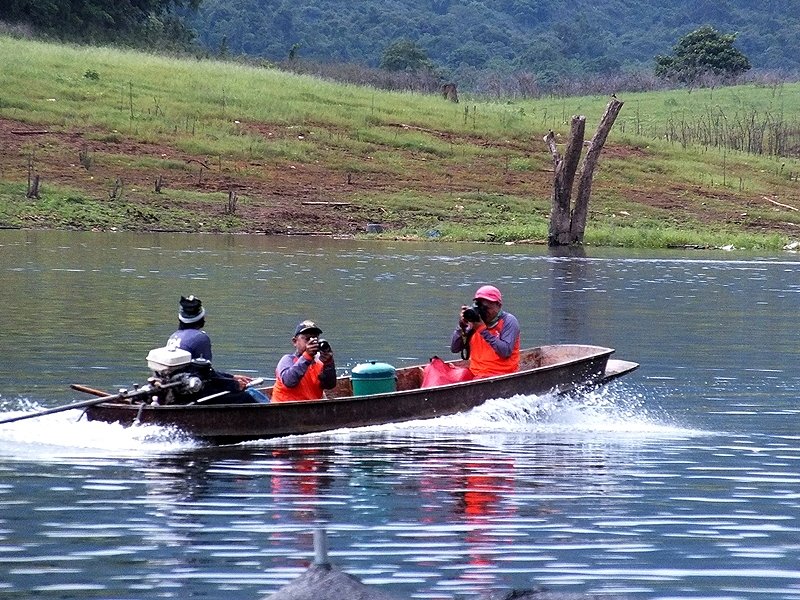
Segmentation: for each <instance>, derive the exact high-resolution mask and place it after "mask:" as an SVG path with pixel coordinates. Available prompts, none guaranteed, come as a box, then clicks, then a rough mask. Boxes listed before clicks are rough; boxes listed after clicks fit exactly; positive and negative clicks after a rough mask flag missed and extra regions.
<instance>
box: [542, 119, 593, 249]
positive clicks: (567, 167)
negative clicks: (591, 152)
mask: <svg viewBox="0 0 800 600" xmlns="http://www.w3.org/2000/svg"><path fill="white" fill-rule="evenodd" d="M585 131H586V117H584V116H580V117H572V125H571V127H570V133H569V141H568V142H567V149H566V151H565V152H564V156H563V157H562V156H561V155H560V154H559V153H558V149H557V148H556V142H555V134H554V133H553V132H552V131H551V132H549V133H548V134H547V135H546V136H545V138H544V139H545V142H547V145H548V146H549V147H550V153H551V154H552V155H553V168H554V175H553V205H552V208H551V211H550V230H549V232H548V236H547V241H548V245H550V246H562V245H566V244H569V231H570V200H571V198H572V184H573V182H574V181H575V171H576V170H577V169H578V161H579V160H580V158H581V148H582V147H583V135H584V132H585Z"/></svg>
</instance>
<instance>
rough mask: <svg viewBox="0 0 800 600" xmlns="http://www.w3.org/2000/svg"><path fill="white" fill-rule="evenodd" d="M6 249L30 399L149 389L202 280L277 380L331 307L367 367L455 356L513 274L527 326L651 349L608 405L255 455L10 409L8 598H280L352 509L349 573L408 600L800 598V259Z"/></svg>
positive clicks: (2, 586)
mask: <svg viewBox="0 0 800 600" xmlns="http://www.w3.org/2000/svg"><path fill="white" fill-rule="evenodd" d="M0 252H1V254H0V269H2V273H3V282H4V285H3V286H2V288H1V289H0V305H2V307H3V309H2V310H3V319H4V327H3V328H2V329H1V330H0V348H2V354H3V359H2V363H1V364H0V418H5V417H9V416H14V415H16V414H19V413H21V412H23V411H30V410H35V409H43V408H48V407H53V406H58V405H61V404H64V403H66V402H69V401H71V400H76V399H83V398H77V397H76V396H75V394H74V392H71V391H70V390H69V387H68V384H69V383H71V382H75V381H77V382H81V383H86V384H88V385H92V386H93V387H99V388H102V389H112V390H113V389H116V387H119V386H127V385H130V383H131V382H133V381H138V380H141V379H142V378H143V377H145V376H146V365H145V363H144V359H143V357H144V355H145V354H146V353H147V350H148V349H149V348H151V347H155V346H158V345H161V344H163V342H164V340H166V337H167V336H168V335H169V333H170V332H171V331H172V329H174V326H175V323H174V321H175V312H176V310H177V306H176V304H177V297H178V296H179V295H180V294H181V293H184V294H188V293H195V294H197V295H199V296H201V297H202V298H203V300H204V303H205V304H206V306H207V308H208V310H209V315H210V317H209V322H208V327H207V330H208V331H209V332H210V333H211V335H212V337H213V339H214V351H215V362H217V364H218V365H221V366H223V367H225V368H226V369H227V370H232V371H238V372H244V373H248V374H254V373H258V374H262V375H267V376H269V375H270V373H271V371H272V369H274V364H275V363H276V362H277V359H278V358H279V357H280V355H281V354H282V353H284V352H286V351H288V344H289V338H290V336H291V329H292V326H293V325H294V323H296V321H297V320H299V319H300V318H304V317H306V316H309V317H312V318H314V319H315V320H318V321H319V322H320V324H321V325H322V327H323V329H325V334H326V337H327V338H328V339H330V340H331V342H332V344H333V345H334V349H335V350H336V355H337V364H338V366H339V367H340V370H345V369H348V368H350V367H352V366H353V365H355V364H357V363H358V362H361V361H363V360H367V359H372V358H378V359H380V360H386V361H388V362H391V363H393V364H395V365H397V366H403V365H406V364H413V363H416V362H423V361H425V360H426V359H427V358H428V357H429V356H431V355H433V354H440V355H445V354H446V351H447V349H446V344H447V341H448V339H449V334H450V331H451V330H452V326H453V325H454V318H455V315H456V311H457V307H458V306H459V305H460V304H461V303H463V302H465V301H467V300H468V299H469V297H470V295H471V293H472V291H473V290H474V288H475V287H477V286H478V285H480V284H482V283H486V282H493V283H496V284H498V285H499V287H501V289H502V290H503V293H504V296H505V305H506V308H508V310H510V311H511V312H513V313H514V314H516V315H517V317H518V318H519V319H520V321H521V322H522V326H523V343H524V344H525V345H535V344H538V343H556V342H586V343H595V344H601V345H608V346H612V347H614V348H616V349H617V353H618V356H619V357H620V358H625V359H629V360H635V361H637V362H640V363H641V364H642V366H641V368H640V369H639V370H638V371H637V372H635V373H634V374H633V375H630V376H628V377H626V378H624V379H622V380H620V381H618V382H616V383H615V384H613V385H611V386H609V387H607V388H605V389H603V390H599V391H596V392H593V393H591V394H587V395H582V396H575V397H570V398H563V399H561V398H555V397H550V396H540V397H515V398H510V399H496V400H493V401H490V402H488V403H487V404H486V405H484V406H482V407H480V408H478V409H476V410H473V411H471V412H470V413H467V414H462V415H457V416H453V417H447V418H442V419H435V420H430V421H419V422H415V423H407V424H403V425H394V426H384V427H373V428H366V429H359V430H348V431H335V432H331V433H329V434H325V435H313V436H302V437H296V438H286V439H279V440H272V441H268V442H254V443H248V444H241V445H236V446H227V447H207V446H203V445H200V444H198V443H197V442H195V441H193V440H191V439H190V438H187V437H185V436H182V435H181V434H180V433H179V432H174V431H168V430H163V429H159V428H145V427H143V428H132V429H122V428H119V427H117V426H115V425H108V424H100V423H88V422H86V421H85V420H82V419H79V417H80V413H79V411H68V412H63V413H58V414H54V415H50V416H46V417H40V418H36V419H29V420H26V421H20V422H18V423H14V424H10V425H0V596H3V597H9V598H29V597H36V598H44V599H51V598H52V599H55V598H102V599H108V600H111V599H123V598H124V599H138V598H189V597H194V598H223V597H224V598H226V599H228V600H238V599H252V598H257V597H262V596H264V595H266V594H269V593H271V592H273V591H276V590H277V589H278V588H280V587H281V586H283V585H285V584H286V583H288V582H290V581H292V580H293V579H294V578H295V577H297V576H298V575H300V574H301V573H302V572H303V571H304V570H305V568H306V567H307V566H308V564H309V561H310V559H311V558H312V556H313V549H312V531H313V529H314V528H315V527H319V526H323V527H324V528H325V529H326V531H327V533H328V542H329V546H330V554H331V560H332V561H333V562H334V563H335V564H336V565H337V566H340V567H342V568H343V569H344V570H346V571H347V572H349V573H352V574H354V575H356V576H358V577H359V578H360V579H361V580H362V581H364V582H365V583H368V584H372V585H376V586H380V587H381V588H382V589H385V590H387V591H390V592H392V593H395V594H398V595H402V596H405V597H414V598H435V599H451V598H478V597H479V596H480V595H481V594H485V593H487V592H489V591H492V590H508V589H512V588H516V589H522V588H535V587H543V588H547V589H549V590H552V591H554V592H563V593H565V594H567V593H571V594H607V595H615V596H623V597H626V598H637V599H638V598H642V599H643V598H659V599H672V598H681V599H690V598H703V599H711V598H714V599H725V600H728V599H750V598H752V599H773V598H775V599H796V598H800V522H799V521H798V520H799V519H800V462H798V461H800V449H799V448H800V446H799V445H798V438H800V426H799V425H798V414H799V413H800V408H798V401H799V400H800V399H799V398H798V396H799V395H800V394H798V389H799V388H800V374H799V372H798V368H797V365H798V358H800V357H799V356H798V355H799V354H800V347H799V346H798V343H797V341H798V340H797V329H796V326H795V324H794V321H795V316H796V315H797V314H798V308H800V296H798V293H799V292H800V277H798V274H800V261H798V259H797V258H796V257H794V256H793V255H786V256H779V257H760V256H755V255H742V254H736V253H726V254H721V253H716V254H698V253H688V254H686V253H680V254H679V253H651V254H642V253H623V252H610V251H604V252H600V251H591V250H589V251H587V256H583V257H572V258H568V257H557V256H551V255H549V254H548V253H547V250H546V249H543V248H537V247H533V248H531V247H502V246H501V247H486V246H470V245H462V246H444V245H440V244H434V245H422V244H420V245H416V244H392V243H367V242H353V241H335V240H321V241H320V240H311V239H302V240H295V239H288V240H287V239H273V238H255V237H212V236H163V235H162V236H127V235H118V236H114V235H105V234H59V233H30V232H0Z"/></svg>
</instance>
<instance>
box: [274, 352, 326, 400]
mask: <svg viewBox="0 0 800 600" xmlns="http://www.w3.org/2000/svg"><path fill="white" fill-rule="evenodd" d="M299 358H300V357H299V356H296V357H295V358H294V361H295V362H297V359H299ZM323 366H324V365H323V364H322V362H320V361H318V360H315V361H314V362H312V363H311V364H310V365H309V366H308V371H306V374H305V375H303V378H302V379H301V380H300V383H298V384H297V385H296V386H295V387H291V388H290V387H287V386H286V385H284V383H283V381H281V374H280V373H278V372H277V370H276V372H275V378H276V381H275V387H273V388H272V402H291V401H294V400H321V399H322V398H323V396H324V394H323V392H322V384H321V383H320V381H319V376H320V374H321V373H322V368H323Z"/></svg>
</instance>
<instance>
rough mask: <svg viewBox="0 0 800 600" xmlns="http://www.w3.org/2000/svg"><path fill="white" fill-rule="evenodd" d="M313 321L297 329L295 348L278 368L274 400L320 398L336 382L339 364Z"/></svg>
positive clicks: (320, 330) (273, 393) (303, 322)
mask: <svg viewBox="0 0 800 600" xmlns="http://www.w3.org/2000/svg"><path fill="white" fill-rule="evenodd" d="M321 333H322V329H320V328H319V327H318V326H317V324H316V323H314V322H313V321H308V320H306V321H301V322H300V323H298V324H297V327H295V330H294V337H293V338H292V344H293V345H294V349H295V351H294V352H292V353H291V354H286V355H284V357H283V358H281V360H280V361H279V362H278V366H277V367H276V368H275V379H276V381H275V387H274V388H273V389H272V401H273V402H290V401H292V400H319V399H321V398H323V397H324V392H323V390H329V389H331V388H333V387H335V386H336V365H335V364H334V361H333V350H331V346H330V344H329V343H328V342H327V341H325V340H323V339H321V338H320V337H319V336H320V334H321Z"/></svg>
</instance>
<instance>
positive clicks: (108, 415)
mask: <svg viewBox="0 0 800 600" xmlns="http://www.w3.org/2000/svg"><path fill="white" fill-rule="evenodd" d="M613 352H614V350H613V349H611V348H603V347H598V346H584V345H560V346H542V347H539V348H533V349H529V350H525V351H523V353H522V360H521V364H520V369H521V370H520V371H518V372H516V373H512V374H509V375H501V376H497V377H489V378H486V379H477V380H472V381H468V382H463V383H455V384H450V385H444V386H438V387H431V388H419V385H420V381H421V376H422V367H420V366H415V367H407V368H404V369H398V371H397V387H398V391H396V392H391V393H384V394H371V395H365V396H353V395H352V383H351V381H350V378H349V377H341V378H339V381H338V384H337V387H336V388H335V389H334V390H332V392H331V396H332V397H330V398H326V399H323V400H315V401H306V402H282V403H275V404H233V405H232V404H226V405H211V406H205V405H168V406H152V405H141V404H129V403H128V404H126V403H111V402H107V403H101V404H98V405H95V406H91V407H89V408H88V409H87V410H86V415H87V418H88V419H89V420H91V421H105V422H109V423H114V422H118V423H121V424H123V425H126V426H129V425H133V424H135V423H140V424H155V425H160V426H169V427H175V428H177V429H180V430H182V431H185V432H186V433H188V434H190V435H192V436H193V437H197V438H200V439H205V440H208V441H212V442H215V443H235V442H240V441H245V440H253V439H263V438H273V437H283V436H288V435H300V434H307V433H318V432H323V431H329V430H333V429H341V428H352V427H364V426H369V425H380V424H385V423H400V422H403V421H410V420H416V419H429V418H433V417H440V416H445V415H452V414H456V413H459V412H463V411H467V410H470V409H472V408H475V407H476V406H479V405H480V404H483V403H484V402H486V401H487V400H489V399H493V398H509V397H511V396H514V395H517V394H525V395H532V394H544V393H547V392H555V393H565V392H569V391H573V390H575V389H578V388H582V387H586V386H595V385H601V384H603V383H606V382H607V381H610V380H611V379H614V378H616V377H620V376H622V375H624V374H626V373H629V372H630V371H632V370H634V369H635V368H636V367H638V365H637V364H636V363H632V362H628V361H620V360H609V356H610V355H611V354H612V353H613ZM453 362H454V363H455V364H462V363H463V361H453ZM266 391H267V392H269V390H266Z"/></svg>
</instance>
